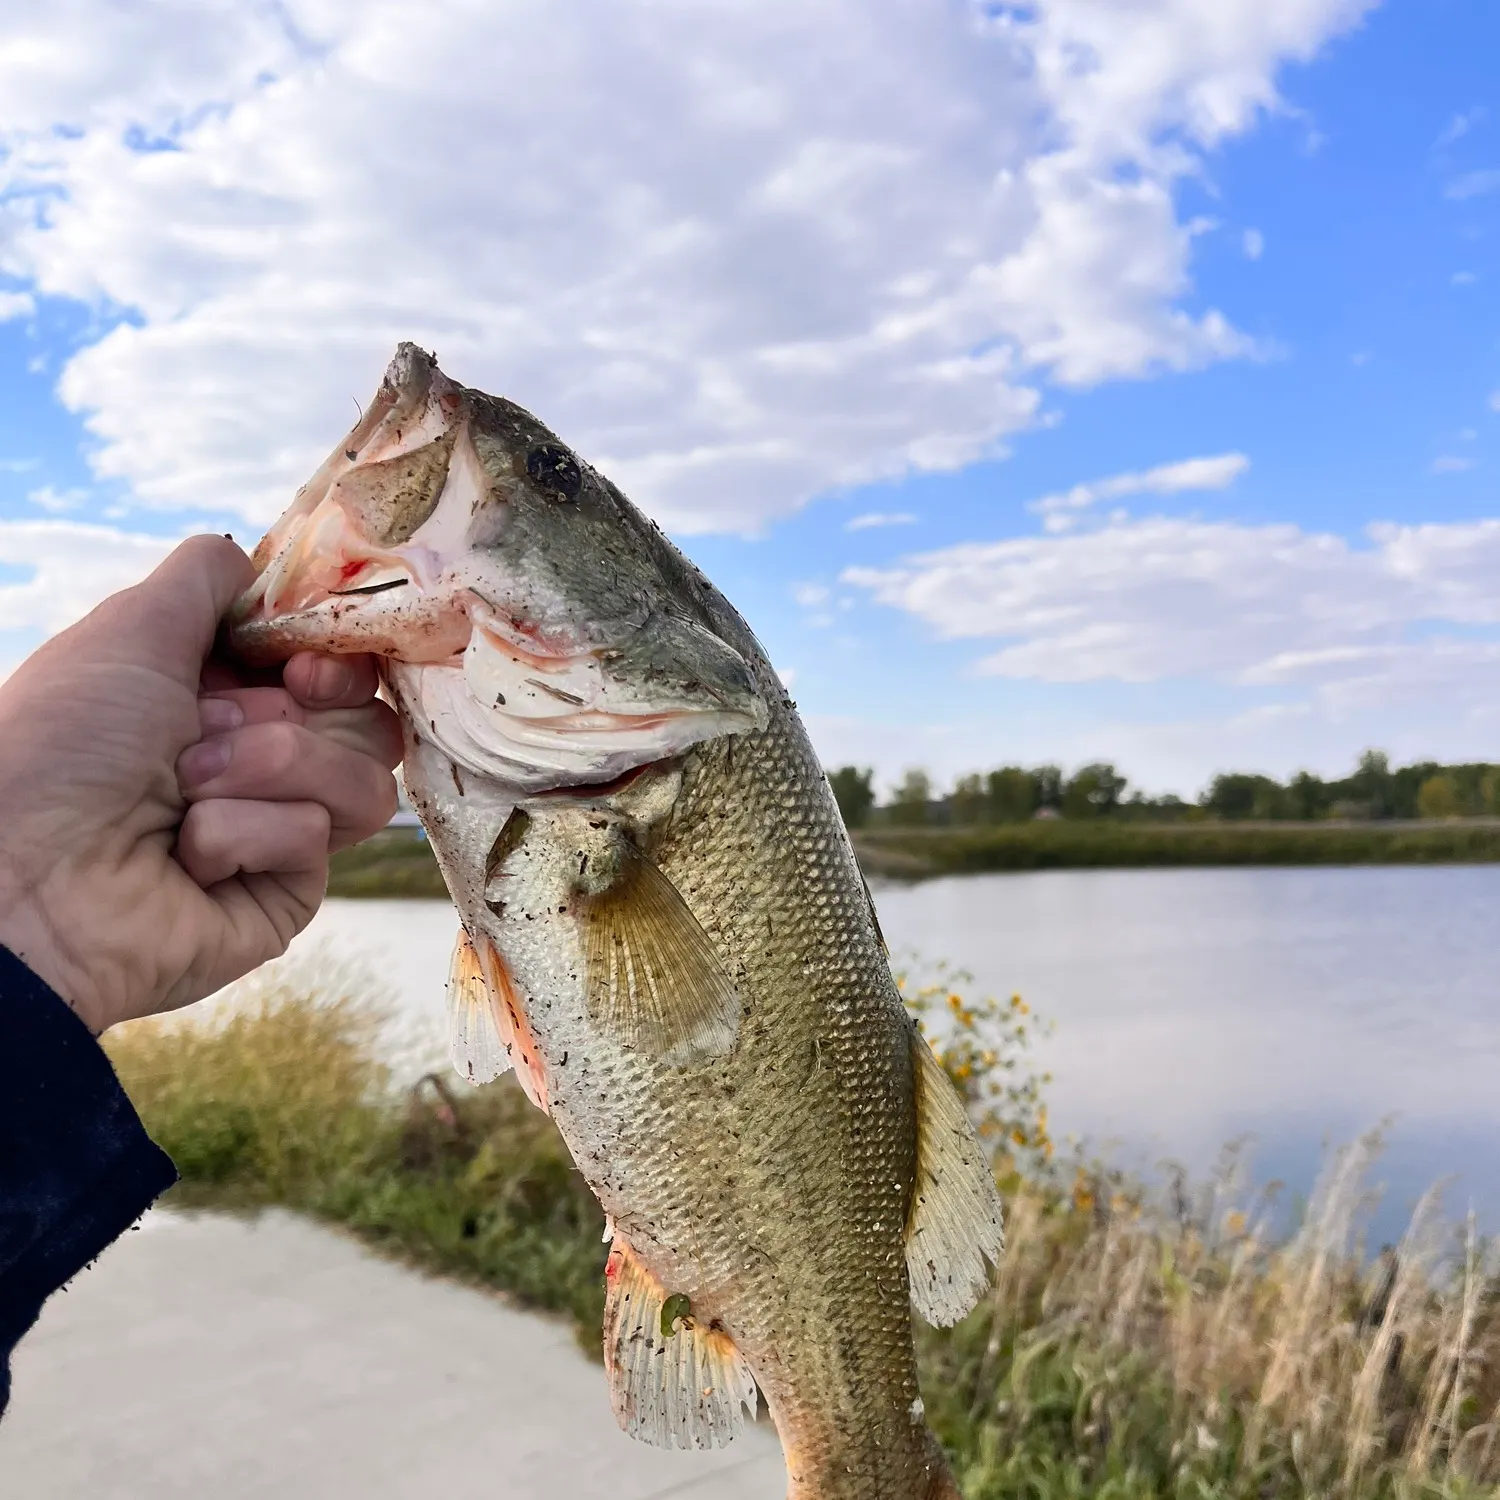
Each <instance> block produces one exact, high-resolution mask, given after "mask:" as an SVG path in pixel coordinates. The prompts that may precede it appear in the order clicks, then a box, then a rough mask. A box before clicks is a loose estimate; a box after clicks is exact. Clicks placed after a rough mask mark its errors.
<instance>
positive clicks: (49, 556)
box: [0, 520, 175, 635]
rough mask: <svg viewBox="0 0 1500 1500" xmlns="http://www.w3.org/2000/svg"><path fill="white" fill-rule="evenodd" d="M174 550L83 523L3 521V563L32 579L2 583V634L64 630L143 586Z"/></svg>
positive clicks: (158, 540) (166, 541) (162, 540)
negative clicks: (121, 592)
mask: <svg viewBox="0 0 1500 1500" xmlns="http://www.w3.org/2000/svg"><path fill="white" fill-rule="evenodd" d="M174 545H175V542H174V540H173V539H172V538H170V537H155V536H141V535H139V534H137V533H134V532H128V531H118V530H116V529H115V528H114V527H112V526H91V525H87V524H85V523H83V522H79V521H58V520H45V521H44V520H36V521H0V564H3V565H5V566H6V567H8V568H11V569H22V570H24V571H25V573H26V575H27V576H26V577H25V578H23V579H22V580H20V581H18V582H6V581H3V578H0V630H25V631H36V632H40V633H42V634H46V635H50V634H53V633H54V632H56V631H59V630H62V629H64V628H65V627H66V626H68V625H71V624H72V623H73V622H74V621H75V620H77V619H80V618H81V617H82V616H83V615H85V614H87V613H88V611H89V610H91V609H92V608H93V607H94V605H96V604H97V603H98V602H99V601H100V600H101V599H102V598H104V597H105V595H106V594H112V593H114V592H115V591H116V590H117V589H122V588H126V587H128V586H129V585H130V584H132V583H138V582H139V581H140V580H141V579H142V578H143V577H144V576H145V575H146V574H147V573H148V572H149V571H150V570H151V569H152V568H153V567H155V566H156V564H157V563H159V562H160V561H161V560H162V558H163V557H165V556H166V555H167V553H168V552H169V551H170V550H171V549H172V547H173V546H174Z"/></svg>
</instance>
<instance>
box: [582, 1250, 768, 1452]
mask: <svg viewBox="0 0 1500 1500" xmlns="http://www.w3.org/2000/svg"><path fill="white" fill-rule="evenodd" d="M604 1274H605V1277H606V1278H607V1283H608V1285H607V1288H606V1293H605V1302H604V1367H605V1369H606V1371H607V1372H608V1375H609V1399H610V1404H611V1405H612V1406H613V1407H614V1412H615V1418H616V1420H617V1421H618V1422H619V1424H620V1426H621V1427H622V1428H623V1429H624V1430H625V1431H626V1432H628V1433H629V1434H630V1436H631V1437H633V1438H638V1439H639V1440H640V1441H641V1442H644V1443H653V1444H655V1445H656V1446H657V1447H658V1448H722V1447H723V1446H724V1445H725V1444H726V1443H728V1442H730V1441H731V1440H732V1439H733V1438H734V1437H736V1436H737V1435H738V1434H739V1432H740V1431H741V1429H742V1428H743V1427H744V1422H745V1418H744V1411H743V1410H742V1408H748V1409H749V1411H750V1412H751V1413H752V1414H753V1413H754V1411H755V1377H754V1376H753V1375H752V1374H751V1373H750V1366H749V1365H748V1364H747V1363H746V1362H745V1358H744V1356H743V1355H742V1354H741V1353H740V1351H739V1350H738V1349H737V1348H736V1347H735V1345H734V1341H733V1340H732V1339H731V1338H730V1337H729V1335H728V1334H727V1333H724V1332H723V1331H722V1330H720V1329H717V1328H712V1327H705V1326H704V1325H703V1324H701V1323H699V1322H697V1321H696V1320H695V1319H694V1318H693V1317H692V1315H691V1312H688V1313H687V1314H684V1313H683V1312H682V1308H683V1306H684V1305H685V1304H687V1299H686V1298H685V1297H683V1296H681V1295H680V1294H676V1295H672V1294H669V1293H668V1292H667V1290H666V1289H665V1288H664V1287H663V1286H662V1284H661V1282H660V1281H658V1280H657V1279H656V1277H655V1276H653V1275H652V1274H651V1272H650V1271H649V1270H647V1269H646V1267H645V1266H644V1265H643V1264H642V1262H641V1260H640V1257H639V1256H637V1255H636V1253H635V1251H634V1250H633V1249H632V1248H631V1247H630V1245H629V1243H628V1242H627V1241H626V1240H625V1239H624V1238H623V1236H622V1235H621V1234H619V1233H618V1232H617V1233H616V1235H615V1238H614V1243H613V1245H612V1247H611V1249H610V1253H609V1262H608V1264H607V1265H606V1267H605V1272H604ZM687 1305H688V1306H690V1304H687ZM668 1310H669V1311H670V1313H671V1319H670V1324H669V1326H670V1328H671V1332H670V1333H666V1334H664V1333H663V1332H662V1325H663V1322H664V1319H663V1316H662V1314H663V1312H664V1311H668Z"/></svg>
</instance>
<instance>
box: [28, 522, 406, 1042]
mask: <svg viewBox="0 0 1500 1500" xmlns="http://www.w3.org/2000/svg"><path fill="white" fill-rule="evenodd" d="M253 576H254V570H253V568H252V567H251V564H250V560H249V559H248V558H247V557H246V556H245V554H244V553H243V552H242V551H241V550H240V549H239V548H238V547H236V546H235V545H234V543H233V542H230V541H227V540H226V539H224V538H223V537H210V536H200V537H194V538H192V539H191V540H190V541H187V542H184V543H183V544H182V546H180V547H179V548H177V550H176V551H175V552H173V553H172V554H171V556H169V557H168V558H167V559H166V561H165V562H163V563H162V565H161V566H160V567H159V568H158V569H157V570H156V571H155V572H154V573H152V574H151V576H150V577H149V578H147V579H146V580H145V581H144V582H143V583H140V584H138V585H137V586H136V587H134V588H131V589H126V590H124V591H123V592H122V593H119V594H115V595H114V596H113V597H111V598H109V599H106V600H105V601H104V602H103V603H102V604H101V605H100V606H99V607H98V608H97V609H96V610H94V611H93V613H92V614H90V615H88V616H87V617H86V618H85V619H83V620H81V621H79V623H78V624H77V625H74V626H73V627H72V628H71V629H70V630H66V631H64V632H63V633H62V634H60V635H58V636H56V637H54V638H53V639H52V640H51V641H49V642H48V643H47V644H46V645H45V646H43V647H42V648H41V649H40V650H39V651H37V652H36V653H35V654H34V655H33V656H32V657H30V658H29V659H28V660H27V661H26V662H24V663H23V664H22V665H21V666H20V667H19V668H18V669H17V670H16V671H15V672H14V673H13V674H12V675H11V677H10V678H9V679H7V680H6V681H5V682H4V683H3V684H0V942H3V943H4V944H5V945H6V946H7V947H9V948H10V949H11V950H12V951H13V952H14V953H16V954H17V955H18V956H19V957H20V958H22V959H24V960H25V962H26V963H27V964H29V965H30V966H31V967H32V968H33V969H34V970H35V971H36V972H37V973H38V974H40V975H41V977H42V978H43V979H45V980H46V981H47V983H48V984H50V985H51V986H52V988H53V989H55V990H56V991H57V992H58V994H60V995H61V996H62V997H63V998H64V999H65V1000H66V1001H67V1002H68V1004H69V1005H71V1006H72V1007H73V1009H74V1010H75V1011H76V1012H77V1013H78V1015H79V1016H80V1017H81V1018H82V1019H83V1020H84V1021H85V1023H87V1025H88V1026H89V1027H90V1028H91V1029H92V1030H94V1031H95V1032H100V1031H103V1030H105V1029H106V1028H107V1027H109V1026H112V1025H114V1024H115V1023H116V1022H119V1021H124V1020H129V1019H131V1018H133V1017H136V1016H142V1015H150V1014H152V1013H154V1012H157V1011H163V1010H172V1009H175V1008H176V1007H178V1006H181V1005H186V1004H188V1003H190V1002H191V1001H194V1000H198V999H201V998H202V997H203V996H204V995H208V994H211V993H212V992H213V991H214V990H217V989H219V988H221V987H222V986H223V985H225V984H228V983H229V982H230V981H231V980H234V979H237V978H239V976H240V975H242V974H245V973H247V972H248V971H249V970H251V969H253V968H255V967H256V966H257V965H258V964H261V963H264V962H265V961H266V960H267V959H270V958H274V957H276V956H278V955H279V954H281V953H282V952H284V951H285V949H286V946H287V944H288V943H289V942H290V941H291V939H292V938H293V937H294V936H295V935H296V934H297V933H298V932H300V931H301V930H302V928H304V927H305V926H306V925H307V923H308V922H309V920H311V918H312V915H313V913H314V912H315V911H316V910H317V908H318V904H319V902H320V901H321V900H322V898H323V891H324V888H325V886H326V884H327V875H328V856H329V854H330V853H331V852H333V851H334V850H335V849H339V848H343V847H345V846H346V845H348V844H352V843H356V842H357V841H358V840H360V839H362V838H366V837H368V836H369V835H370V834H372V833H374V832H376V831H377V830H378V829H380V828H382V827H383V826H384V825H385V824H386V822H387V821H389V818H390V815H391V813H392V812H393V811H394V809H395V805H396V790H395V781H394V778H393V777H392V776H391V768H392V767H394V766H395V765H396V763H397V762H398V761H399V759H400V756H401V735H400V729H399V726H398V724H397V721H396V716H395V714H394V713H393V712H392V711H391V710H390V708H388V707H387V706H386V705H385V704H384V703H381V702H379V701H378V700H377V699H376V698H375V691H376V688H377V685H378V682H377V677H376V670H375V665H374V662H373V660H372V659H371V658H369V657H337V658H334V657H324V656H320V655H315V654H313V653H305V654H303V655H302V656H298V657H294V658H293V659H292V660H291V661H290V662H288V663H287V664H286V667H285V669H284V671H283V673H282V678H281V685H280V686H270V687H267V686H256V685H253V683H252V682H251V680H250V679H249V677H248V676H247V675H246V674H242V673H240V672H238V671H237V670H236V669H235V668H234V667H233V666H232V665H229V664H225V663H222V662H219V661H217V660H214V659H213V658H212V652H213V647H214V639H215V634H216V632H217V630H218V626H219V622H220V620H221V619H222V617H223V616H224V614H225V612H226V611H227V610H228V609H229V607H230V605H231V604H232V603H233V602H234V600H235V598H236V597H237V596H238V595H239V594H240V592H241V591H242V590H243V589H244V588H245V587H246V586H247V585H248V584H249V583H250V581H251V579H252V577H253Z"/></svg>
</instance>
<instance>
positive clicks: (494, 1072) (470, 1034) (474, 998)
mask: <svg viewBox="0 0 1500 1500" xmlns="http://www.w3.org/2000/svg"><path fill="white" fill-rule="evenodd" d="M448 1052H449V1056H450V1057H451V1058H452V1059H453V1068H454V1071H455V1072H456V1073H457V1074H458V1076H459V1077H460V1078H464V1079H467V1080H468V1081H469V1082H470V1083H489V1082H490V1080H491V1079H494V1078H498V1077H499V1076H500V1075H501V1074H502V1073H503V1072H505V1070H506V1069H507V1068H508V1067H510V1065H511V1064H510V1054H509V1052H508V1051H507V1049H506V1046H505V1039H504V1037H502V1036H501V1034H500V1026H499V1022H498V1020H497V1018H496V1015H495V1003H494V1000H493V999H492V998H491V995H490V987H489V984H488V983H487V982H486V980H485V977H484V967H483V965H482V964H481V963H480V962H479V955H478V953H476V952H475V951H474V942H473V939H472V938H470V936H469V933H468V929H467V928H463V927H460V928H459V929H458V941H457V942H456V943H455V944H454V945H453V962H452V963H451V965H450V966H449V969H448Z"/></svg>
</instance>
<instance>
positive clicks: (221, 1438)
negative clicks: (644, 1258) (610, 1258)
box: [0, 1212, 785, 1500]
mask: <svg viewBox="0 0 1500 1500" xmlns="http://www.w3.org/2000/svg"><path fill="white" fill-rule="evenodd" d="M14 1373H15V1394H14V1397H13V1399H12V1403H11V1409H10V1412H9V1413H8V1414H7V1416H6V1419H5V1421H4V1422H3V1423H0V1495H14V1496H17V1497H19V1496H23V1495H24V1496H38V1497H46V1500H85V1497H86V1500H205V1497H213V1500H262V1497H275V1500H414V1497H421V1500H428V1497H431V1496H442V1497H443V1500H543V1497H546V1500H559V1497H565V1500H594V1497H600V1500H603V1497H606V1496H607V1497H608V1500H781V1497H782V1496H783V1495H784V1493H785V1480H784V1478H783V1470H782V1465H781V1456H780V1452H779V1450H778V1448H777V1445H776V1441H775V1438H774V1436H773V1435H772V1434H771V1433H770V1432H768V1431H765V1430H760V1429H757V1430H754V1431H749V1432H746V1433H744V1434H743V1435H742V1436H741V1437H740V1438H738V1439H737V1440H736V1441H735V1442H734V1443H733V1444H731V1445H730V1446H729V1447H728V1448H727V1449H724V1450H722V1451H721V1452H717V1453H706V1454H703V1453H680V1452H665V1451H662V1450H659V1449H653V1448H648V1447H646V1446H644V1445H643V1444H640V1443H635V1442H632V1441H631V1440H630V1439H629V1438H627V1437H625V1436H624V1435H623V1434H622V1433H621V1432H620V1431H619V1430H618V1429H617V1428H616V1426H615V1423H614V1418H613V1417H612V1416H611V1415H610V1410H609V1401H608V1396H607V1394H606V1391H605V1385H604V1376H603V1373H602V1371H601V1370H600V1369H599V1367H598V1366H597V1365H594V1364H591V1363H590V1362H589V1361H588V1360H587V1359H585V1358H584V1356H583V1355H582V1354H581V1353H580V1352H579V1351H578V1349H577V1347H576V1345H575V1344H574V1342H573V1338H572V1334H571V1332H570V1331H569V1329H568V1328H566V1327H565V1326H564V1325H562V1324H560V1323H554V1322H551V1321H548V1320H546V1319H543V1318H538V1317H534V1316H532V1315H531V1314H528V1313H523V1312H519V1311H517V1310H516V1309H514V1308H511V1307H507V1306H505V1305H504V1304H503V1303H500V1302H498V1301H495V1300H494V1299H492V1298H489V1297H485V1296H483V1295H481V1294H479V1293H477V1292H473V1291H469V1290H467V1289H466V1288H463V1287H457V1286H451V1285H449V1284H448V1283H446V1282H442V1281H435V1280H430V1279H428V1278H426V1277H422V1276H418V1275H415V1274H413V1273H412V1272H410V1271H406V1270H403V1269H402V1268H400V1267H398V1266H393V1265H390V1264H388V1263H386V1262H384V1261H381V1260H377V1259H375V1258H374V1257H373V1256H371V1255H369V1254H367V1253H366V1252H365V1251H363V1250H361V1249H360V1248H359V1247H358V1246H357V1245H355V1244H353V1243H351V1242H350V1241H348V1240H345V1239H343V1238H341V1237H339V1236H338V1235H335V1234H333V1233H331V1232H329V1231H327V1230H324V1229H321V1228H318V1227H317V1226H315V1225H312V1224H308V1223H306V1222H304V1221H302V1220H300V1219H297V1218H295V1217H293V1216H291V1215H288V1214H281V1213H272V1214H267V1215H264V1216H263V1217H261V1218H260V1219H259V1220H257V1221H254V1222H245V1221H241V1220H237V1219H232V1218H226V1217H222V1216H218V1215H181V1214H174V1213H162V1212H158V1213H154V1214H151V1215H150V1216H148V1218H147V1219H146V1221H145V1225H144V1226H143V1228H142V1229H141V1230H139V1231H138V1232H136V1233H133V1234H129V1235H127V1236H126V1237H125V1238H124V1239H123V1240H121V1241H120V1242H119V1243H118V1244H117V1245H115V1246H113V1247H112V1248H111V1249H110V1250H109V1251H108V1252H107V1253H106V1254H105V1255H104V1256H103V1258H102V1259H101V1260H100V1261H99V1263H98V1264H97V1265H96V1266H94V1267H93V1268H92V1269H90V1270H88V1271H85V1272H84V1273H83V1275H82V1276H80V1277H79V1278H78V1279H77V1280H76V1281H75V1282H74V1283H73V1285H72V1287H71V1288H70V1289H69V1290H68V1291H67V1292H66V1293H62V1294H59V1295H58V1296H57V1297H54V1298H53V1299H52V1301H51V1302H50V1303H49V1304H48V1306H47V1309H46V1311H45V1312H44V1314H43V1316H42V1320H41V1322H40V1323H39V1324H38V1325H37V1327H36V1329H35V1330H33V1332H32V1333H31V1334H30V1335H29V1336H28V1337H27V1338H26V1340H25V1341H23V1343H22V1344H21V1347H20V1349H19V1350H18V1351H17V1354H16V1359H15V1372H14Z"/></svg>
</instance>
